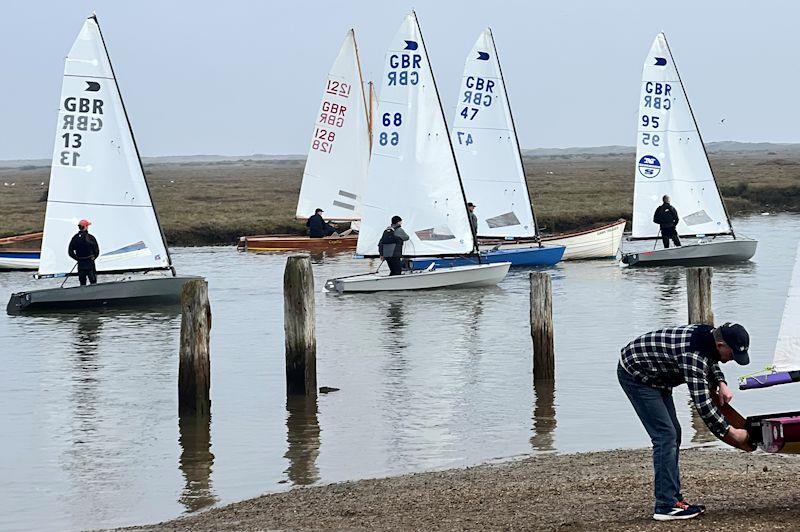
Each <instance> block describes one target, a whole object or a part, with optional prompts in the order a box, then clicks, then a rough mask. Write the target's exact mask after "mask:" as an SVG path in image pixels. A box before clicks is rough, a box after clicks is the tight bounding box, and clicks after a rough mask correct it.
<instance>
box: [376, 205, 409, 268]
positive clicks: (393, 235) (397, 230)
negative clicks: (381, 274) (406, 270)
mask: <svg viewBox="0 0 800 532" xmlns="http://www.w3.org/2000/svg"><path fill="white" fill-rule="evenodd" d="M402 224H403V219H402V218H400V217H399V216H392V225H390V226H389V227H387V228H386V229H384V231H383V236H381V239H380V241H379V242H378V253H379V254H380V256H381V259H383V260H385V261H386V264H388V265H389V275H400V274H401V273H403V242H405V241H407V240H408V238H409V236H408V234H407V233H406V232H405V231H403V228H402V227H400V226H401V225H402Z"/></svg>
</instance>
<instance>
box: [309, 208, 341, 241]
mask: <svg viewBox="0 0 800 532" xmlns="http://www.w3.org/2000/svg"><path fill="white" fill-rule="evenodd" d="M322 212H325V211H323V210H322V209H316V210H315V211H314V214H313V215H312V216H310V217H309V218H308V220H306V227H308V236H309V237H310V238H323V237H326V236H331V235H332V234H334V233H336V228H335V227H334V226H333V225H331V224H329V223H328V222H326V221H325V219H324V218H323V217H322V214H320V213H322Z"/></svg>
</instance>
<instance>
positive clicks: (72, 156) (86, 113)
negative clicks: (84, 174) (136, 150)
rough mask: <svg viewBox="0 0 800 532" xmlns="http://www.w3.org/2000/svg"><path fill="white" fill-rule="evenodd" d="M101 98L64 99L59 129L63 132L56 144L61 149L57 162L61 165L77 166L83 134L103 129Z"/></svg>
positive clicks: (70, 97)
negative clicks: (59, 141)
mask: <svg viewBox="0 0 800 532" xmlns="http://www.w3.org/2000/svg"><path fill="white" fill-rule="evenodd" d="M102 115H103V100H101V99H100V98H76V97H75V96H68V97H67V98H65V99H64V115H63V118H62V121H61V130H62V131H63V132H64V133H63V134H62V135H61V138H60V140H61V141H62V142H63V143H59V144H57V145H58V146H59V147H60V149H61V151H60V153H59V154H58V163H59V164H61V165H63V166H78V161H79V159H80V157H81V148H82V147H83V146H84V142H85V138H84V137H85V135H86V134H87V133H93V132H97V131H100V130H101V129H103V118H102Z"/></svg>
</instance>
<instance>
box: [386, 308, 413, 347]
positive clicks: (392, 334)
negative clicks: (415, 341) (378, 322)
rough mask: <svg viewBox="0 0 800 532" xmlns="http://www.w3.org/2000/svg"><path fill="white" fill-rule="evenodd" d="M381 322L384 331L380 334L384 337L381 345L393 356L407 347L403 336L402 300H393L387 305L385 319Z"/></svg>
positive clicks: (404, 324)
mask: <svg viewBox="0 0 800 532" xmlns="http://www.w3.org/2000/svg"><path fill="white" fill-rule="evenodd" d="M383 322H384V330H383V331H382V332H381V335H382V336H383V337H384V341H383V342H382V343H383V345H384V346H386V347H388V348H390V349H391V350H392V351H393V352H394V353H395V354H397V353H399V352H400V351H402V350H403V349H405V348H406V347H408V344H407V343H406V340H405V334H404V332H405V330H406V319H405V310H404V302H403V300H402V299H394V300H391V301H389V302H388V303H387V305H386V319H385V320H383Z"/></svg>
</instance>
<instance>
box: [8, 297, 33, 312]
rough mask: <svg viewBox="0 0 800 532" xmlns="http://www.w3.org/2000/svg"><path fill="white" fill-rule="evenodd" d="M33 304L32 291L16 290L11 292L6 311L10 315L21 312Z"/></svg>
mask: <svg viewBox="0 0 800 532" xmlns="http://www.w3.org/2000/svg"><path fill="white" fill-rule="evenodd" d="M30 304H31V294H30V292H15V293H13V294H11V297H10V298H9V299H8V305H6V313H7V314H9V315H12V316H13V315H15V314H19V313H20V312H22V311H24V310H25V309H26V308H27V307H28V306H29V305H30Z"/></svg>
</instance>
